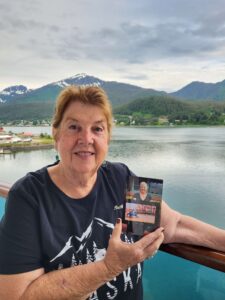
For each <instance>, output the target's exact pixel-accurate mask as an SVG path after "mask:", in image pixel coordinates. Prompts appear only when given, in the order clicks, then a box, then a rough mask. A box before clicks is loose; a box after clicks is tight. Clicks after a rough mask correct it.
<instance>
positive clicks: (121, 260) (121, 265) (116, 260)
mask: <svg viewBox="0 0 225 300" xmlns="http://www.w3.org/2000/svg"><path fill="white" fill-rule="evenodd" d="M163 231H164V229H163V228H162V227H160V228H158V229H157V230H155V231H154V232H151V233H149V234H147V235H145V236H144V237H142V238H141V239H140V240H139V241H137V242H135V243H131V244H129V243H126V242H124V241H122V240H121V232H122V222H121V219H117V223H116V225H115V228H114V230H113V232H112V236H111V238H110V240H109V246H108V249H107V252H106V256H105V258H104V263H105V265H106V267H107V270H108V272H109V274H110V276H111V277H115V276H117V275H119V274H120V273H121V272H123V271H124V270H126V269H127V268H129V267H131V266H133V265H136V264H137V263H139V262H142V261H144V260H145V259H146V258H149V257H152V256H153V255H154V253H155V252H156V251H157V250H158V249H159V246H160V245H161V243H162V242H163V239H164V234H163Z"/></svg>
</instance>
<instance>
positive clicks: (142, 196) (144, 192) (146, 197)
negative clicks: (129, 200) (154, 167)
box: [134, 181, 151, 204]
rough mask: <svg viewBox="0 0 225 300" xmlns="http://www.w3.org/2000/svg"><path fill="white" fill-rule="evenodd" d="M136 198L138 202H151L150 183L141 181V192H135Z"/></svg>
mask: <svg viewBox="0 0 225 300" xmlns="http://www.w3.org/2000/svg"><path fill="white" fill-rule="evenodd" d="M134 200H135V201H136V202H137V203H141V204H149V203H150V201H151V195H150V193H149V192H148V184H147V183H146V182H145V181H141V182H140V185H139V192H138V193H135V194H134Z"/></svg>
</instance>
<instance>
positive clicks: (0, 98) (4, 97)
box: [0, 85, 30, 103]
mask: <svg viewBox="0 0 225 300" xmlns="http://www.w3.org/2000/svg"><path fill="white" fill-rule="evenodd" d="M29 91H30V90H29V89H28V88H27V87H26V86H24V85H14V86H10V87H7V88H5V89H4V90H2V91H1V92H0V102H2V103H5V102H8V101H10V100H12V99H13V98H14V97H17V96H20V95H24V94H26V93H27V92H29Z"/></svg>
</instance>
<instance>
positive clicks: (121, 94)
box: [0, 73, 163, 106]
mask: <svg viewBox="0 0 225 300" xmlns="http://www.w3.org/2000/svg"><path fill="white" fill-rule="evenodd" d="M68 85H79V86H87V85H92V86H101V87H102V88H103V89H104V90H105V91H106V93H107V94H108V96H109V99H110V100H111V102H112V105H113V106H114V105H118V104H125V103H128V102H129V101H131V100H133V99H136V98H140V97H143V96H146V95H149V94H151V95H155V94H162V93H163V92H158V91H155V90H153V89H144V88H141V87H138V86H135V85H131V84H126V83H121V82H116V81H104V80H101V79H99V78H97V77H94V76H90V75H87V74H84V73H81V74H77V75H74V76H72V77H69V78H66V79H62V80H60V81H57V82H52V83H49V84H47V85H44V86H42V87H40V88H37V89H34V90H28V89H27V88H26V87H24V88H25V89H21V91H20V92H19V89H18V90H17V93H16V90H15V92H14V94H8V95H6V94H7V93H9V91H13V90H14V89H15V87H9V88H7V89H5V90H3V91H2V94H1V93H0V98H1V99H2V101H1V102H4V103H6V104H8V103H9V102H10V103H14V102H15V101H16V103H18V104H19V103H21V104H23V105H24V104H27V103H28V102H29V103H34V102H45V103H46V102H49V101H50V102H53V101H54V102H55V100H56V98H57V96H58V94H59V92H60V91H61V90H62V89H63V88H64V87H66V86H68ZM22 91H24V93H23V94H22ZM12 95H13V96H12ZM3 96H4V97H3ZM9 100H10V101H9ZM0 104H1V103H0Z"/></svg>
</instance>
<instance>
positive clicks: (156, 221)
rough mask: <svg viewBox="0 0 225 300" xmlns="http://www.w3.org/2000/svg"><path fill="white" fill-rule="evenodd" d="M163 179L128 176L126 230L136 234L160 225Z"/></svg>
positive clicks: (141, 233)
mask: <svg viewBox="0 0 225 300" xmlns="http://www.w3.org/2000/svg"><path fill="white" fill-rule="evenodd" d="M162 190H163V180H161V179H152V178H146V177H136V176H130V178H129V181H128V185H127V190H126V205H125V221H126V223H127V225H128V226H127V228H128V229H127V230H128V231H129V232H132V233H134V234H137V235H143V234H144V233H146V232H151V231H154V230H155V229H156V228H158V227H159V225H160V213H161V201H162Z"/></svg>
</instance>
